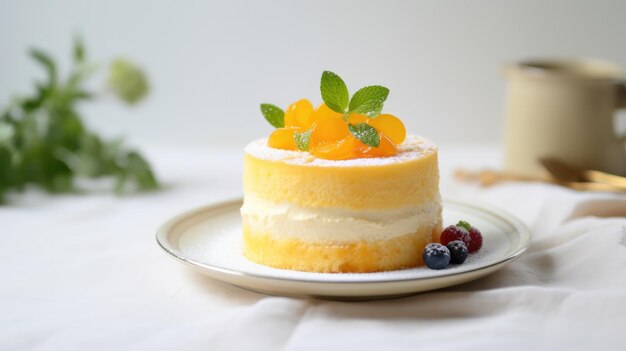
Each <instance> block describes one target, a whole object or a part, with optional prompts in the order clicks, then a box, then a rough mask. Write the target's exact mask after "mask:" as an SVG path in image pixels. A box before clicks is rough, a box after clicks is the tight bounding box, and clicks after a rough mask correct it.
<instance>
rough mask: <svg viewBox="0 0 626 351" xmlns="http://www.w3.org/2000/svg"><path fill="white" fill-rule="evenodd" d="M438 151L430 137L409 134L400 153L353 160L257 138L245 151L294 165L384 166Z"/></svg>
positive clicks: (400, 146) (400, 147) (399, 146)
mask: <svg viewBox="0 0 626 351" xmlns="http://www.w3.org/2000/svg"><path fill="white" fill-rule="evenodd" d="M436 151H437V146H435V144H434V143H433V142H431V141H430V140H428V139H425V138H422V137H419V136H414V135H409V136H407V138H406V140H405V141H404V142H403V143H402V144H400V145H398V154H397V155H395V156H391V157H375V158H357V159H352V160H324V159H321V158H316V157H315V156H313V155H311V154H310V153H308V152H304V151H290V150H281V149H275V148H272V147H269V146H267V139H266V138H263V139H257V140H255V141H253V142H251V143H250V144H248V146H246V148H245V152H246V153H247V154H249V155H251V156H254V157H256V158H259V159H263V160H269V161H282V162H285V163H288V164H294V165H306V166H320V167H355V166H357V167H358V166H363V167H365V166H384V165H388V164H392V163H399V162H406V161H410V160H415V159H419V158H422V157H424V156H426V155H430V154H432V153H435V152H436Z"/></svg>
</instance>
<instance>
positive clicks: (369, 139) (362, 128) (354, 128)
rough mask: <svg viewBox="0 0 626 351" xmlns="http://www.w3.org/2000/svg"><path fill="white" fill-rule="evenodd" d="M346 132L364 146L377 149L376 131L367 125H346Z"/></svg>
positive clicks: (378, 137)
mask: <svg viewBox="0 0 626 351" xmlns="http://www.w3.org/2000/svg"><path fill="white" fill-rule="evenodd" d="M348 130H349V131H350V133H352V135H354V136H355V137H356V138H357V139H359V140H360V141H361V142H362V143H363V144H365V145H368V146H373V147H378V145H379V144H380V136H379V135H378V131H377V130H376V129H375V128H374V127H372V126H370V125H369V124H366V123H359V124H356V125H355V124H348Z"/></svg>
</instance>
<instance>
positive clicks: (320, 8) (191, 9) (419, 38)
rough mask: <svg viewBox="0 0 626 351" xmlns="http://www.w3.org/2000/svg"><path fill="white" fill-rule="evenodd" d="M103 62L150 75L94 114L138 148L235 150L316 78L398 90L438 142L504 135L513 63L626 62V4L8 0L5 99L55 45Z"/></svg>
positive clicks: (402, 110)
mask: <svg viewBox="0 0 626 351" xmlns="http://www.w3.org/2000/svg"><path fill="white" fill-rule="evenodd" d="M74 32H78V33H82V35H83V36H84V38H85V41H86V43H87V46H88V52H89V54H90V56H91V57H92V58H94V59H99V60H100V61H101V62H106V61H107V60H110V59H111V58H113V57H115V56H118V55H123V56H127V57H128V58H131V59H133V60H135V61H137V62H139V63H141V64H142V65H143V66H144V67H145V69H146V70H147V71H148V72H149V74H150V77H151V80H152V85H153V91H152V95H151V96H150V99H149V100H147V101H146V102H145V103H143V104H142V105H140V106H137V107H134V108H126V107H123V106H121V105H118V104H116V103H114V102H112V101H108V100H105V101H102V102H101V103H98V104H89V105H86V106H84V108H83V110H84V112H85V113H86V114H87V115H88V117H89V123H90V124H91V125H92V126H93V127H95V128H98V129H100V130H102V131H103V132H105V133H106V134H108V135H119V134H121V135H126V136H128V137H129V139H130V140H131V141H132V142H133V143H135V144H141V143H147V144H155V143H168V144H169V143H185V144H204V145H217V144H233V145H243V144H245V143H246V142H247V141H249V140H251V139H253V138H256V137H259V136H264V135H267V134H268V133H269V131H270V130H271V127H270V126H269V125H267V124H266V122H265V121H264V120H263V118H262V116H261V114H260V112H259V110H258V104H259V103H260V102H273V103H276V104H279V105H282V106H286V105H287V104H289V103H290V102H292V101H295V100H297V99H299V98H302V97H307V98H309V99H311V100H313V101H314V103H319V102H321V98H320V96H319V77H320V75H321V72H322V71H323V70H325V69H328V70H332V71H335V72H337V73H339V74H340V75H341V76H342V77H343V78H344V79H345V80H346V82H347V83H348V86H349V88H351V90H352V91H354V90H355V89H357V88H360V87H361V86H364V85H368V84H382V85H385V86H387V87H389V88H390V89H391V94H390V98H389V100H388V103H387V105H386V109H385V111H386V112H389V113H393V114H395V115H397V116H399V117H401V118H402V119H403V120H404V121H405V123H406V124H407V125H408V129H409V130H410V131H412V132H414V133H418V134H422V135H427V136H430V137H431V138H432V139H434V140H435V141H437V142H439V143H442V144H445V143H448V144H452V143H455V144H456V143H469V142H472V143H495V142H499V141H500V139H501V130H502V128H503V116H502V115H503V113H502V111H503V106H504V101H503V98H504V89H505V82H504V80H503V79H502V77H501V76H500V75H499V71H498V70H499V67H500V66H501V64H502V63H504V62H506V61H510V60H515V59H519V58H524V57H531V56H593V57H600V58H605V59H608V60H613V61H615V62H616V63H618V64H620V65H621V66H623V67H626V1H567V0H559V1H498V0H494V1H487V0H480V1H478V0H474V1H460V0H459V1H448V0H446V1H275V0H272V1H150V2H148V1H121V0H116V1H97V2H96V1H78V0H63V1H50V0H41V1H17V0H13V1H6V0H4V1H1V2H0V104H1V105H4V104H5V103H6V102H7V101H8V99H9V97H10V96H11V95H12V94H13V93H15V92H19V91H22V92H23V91H28V90H29V89H31V87H32V85H31V82H32V81H33V80H34V79H35V78H38V77H41V76H42V72H41V71H39V70H38V68H37V67H36V66H35V65H34V64H33V63H32V62H31V61H30V60H29V59H27V57H26V50H27V48H28V47H30V46H38V47H42V48H45V49H47V50H48V51H50V52H51V53H53V54H54V55H55V56H57V57H59V58H62V63H63V64H64V65H65V67H67V64H68V63H69V55H68V53H69V49H70V45H71V36H72V33H74Z"/></svg>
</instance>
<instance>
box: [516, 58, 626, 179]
mask: <svg viewBox="0 0 626 351" xmlns="http://www.w3.org/2000/svg"><path fill="white" fill-rule="evenodd" d="M505 76H506V78H507V81H508V89H507V98H506V121H505V169H506V170H507V171H510V172H511V173H516V174H520V175H528V176H540V175H545V170H544V169H543V167H542V166H541V164H540V163H539V159H541V158H543V157H553V158H556V159H559V160H561V161H563V162H565V163H568V164H570V165H572V166H575V167H579V168H583V169H597V170H602V171H607V172H611V173H614V174H621V175H626V149H625V148H624V140H625V137H624V136H619V135H616V132H615V127H614V126H615V123H614V117H615V110H616V109H618V108H625V107H626V86H625V85H624V81H623V80H622V79H623V75H622V72H621V70H620V69H619V67H618V66H616V65H614V64H612V63H609V62H604V61H600V60H587V59H585V60H561V59H539V60H528V61H522V62H518V63H515V64H511V65H507V66H506V67H505Z"/></svg>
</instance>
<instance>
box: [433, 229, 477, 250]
mask: <svg viewBox="0 0 626 351" xmlns="http://www.w3.org/2000/svg"><path fill="white" fill-rule="evenodd" d="M454 240H461V241H462V242H463V243H465V246H468V247H469V243H470V241H471V239H470V234H469V231H468V230H467V229H465V228H463V227H462V226H459V225H451V226H448V227H446V229H444V230H443V232H441V239H440V241H441V244H442V245H448V244H449V243H450V242H451V241H454Z"/></svg>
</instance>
